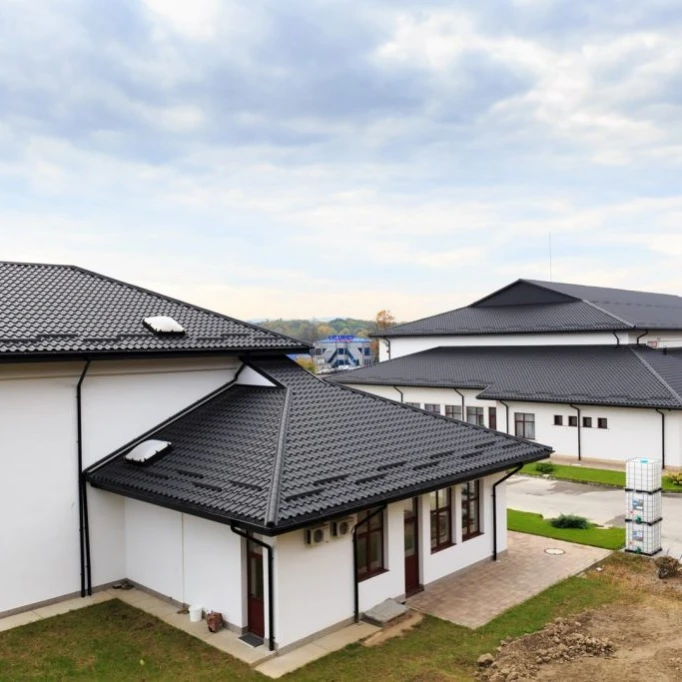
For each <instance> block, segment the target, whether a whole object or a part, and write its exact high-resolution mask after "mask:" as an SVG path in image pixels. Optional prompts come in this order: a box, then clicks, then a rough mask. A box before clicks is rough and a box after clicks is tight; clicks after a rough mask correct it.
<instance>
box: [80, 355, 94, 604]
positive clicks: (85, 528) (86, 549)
mask: <svg viewBox="0 0 682 682" xmlns="http://www.w3.org/2000/svg"><path fill="white" fill-rule="evenodd" d="M89 368H90V360H86V361H85V366H84V367H83V371H82V372H81V375H80V378H79V379H78V384H77V385H76V447H77V451H78V478H77V479H76V480H77V481H78V539H79V547H80V564H81V597H84V596H85V592H86V566H87V586H88V589H87V592H88V594H92V586H91V580H90V526H89V522H88V509H87V502H86V492H85V477H84V476H83V407H82V391H81V389H82V387H83V381H84V380H85V375H86V374H87V373H88V369H89Z"/></svg>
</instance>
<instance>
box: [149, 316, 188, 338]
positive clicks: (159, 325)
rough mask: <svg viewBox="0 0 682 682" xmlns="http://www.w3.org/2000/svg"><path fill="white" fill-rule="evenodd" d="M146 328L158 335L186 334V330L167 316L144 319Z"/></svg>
mask: <svg viewBox="0 0 682 682" xmlns="http://www.w3.org/2000/svg"><path fill="white" fill-rule="evenodd" d="M144 323H145V326H147V327H149V329H151V330H152V331H153V332H154V333H156V334H184V333H185V328H184V327H183V326H182V325H181V324H180V323H179V322H176V321H175V320H174V319H173V318H172V317H168V316H167V315H154V316H152V317H145V318H144Z"/></svg>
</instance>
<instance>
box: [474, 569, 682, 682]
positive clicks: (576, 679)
mask: <svg viewBox="0 0 682 682" xmlns="http://www.w3.org/2000/svg"><path fill="white" fill-rule="evenodd" d="M649 567H650V568H648V569H646V570H643V571H641V572H623V574H622V575H615V576H614V578H615V579H617V580H619V581H620V582H623V583H624V584H625V586H626V587H627V590H626V594H627V595H628V596H627V597H626V598H625V599H624V600H622V601H621V602H617V603H615V604H610V605H608V606H605V607H603V608H600V609H595V610H591V611H586V612H584V613H581V614H579V615H578V616H573V617H571V618H567V619H564V618H558V619H556V620H555V621H553V622H551V623H549V624H548V625H547V626H546V627H545V628H543V629H542V630H540V631H539V632H536V633H533V634H530V635H526V636H524V637H520V638H518V639H515V640H512V641H508V642H503V643H502V646H500V647H499V648H498V650H497V651H496V652H491V653H492V654H493V656H492V658H493V661H492V662H491V661H490V657H487V660H482V663H483V665H481V666H480V669H479V673H478V678H479V679H480V680H485V681H486V682H512V681H514V680H571V682H602V681H603V682H631V681H632V682H635V681H638V682H639V681H641V680H643V679H647V680H656V681H657V682H659V681H660V682H665V681H667V680H670V681H671V682H672V681H673V680H675V681H677V680H682V578H680V577H676V578H672V579H670V580H665V581H663V580H659V579H658V577H657V575H656V569H655V566H654V565H653V562H652V563H650V564H649ZM605 570H614V571H618V568H614V569H605Z"/></svg>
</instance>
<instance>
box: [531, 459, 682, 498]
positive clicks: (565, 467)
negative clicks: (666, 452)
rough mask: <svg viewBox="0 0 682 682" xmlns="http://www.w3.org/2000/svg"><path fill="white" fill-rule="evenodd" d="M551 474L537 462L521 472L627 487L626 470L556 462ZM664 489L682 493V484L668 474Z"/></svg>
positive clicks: (664, 481)
mask: <svg viewBox="0 0 682 682" xmlns="http://www.w3.org/2000/svg"><path fill="white" fill-rule="evenodd" d="M552 466H553V467H554V471H552V473H551V474H543V473H542V472H540V471H538V470H537V469H536V468H535V463H532V464H524V466H523V468H522V469H521V471H520V472H519V473H521V474H525V475H527V476H547V475H548V476H549V478H556V479H558V480H560V481H573V482H575V483H596V484H598V485H605V486H609V487H612V488H624V487H625V472H624V471H612V470H611V469H594V468H591V467H583V466H573V465H571V464H554V462H552ZM663 490H664V491H665V492H669V493H682V486H679V485H675V484H674V483H673V482H672V481H671V480H670V478H668V476H663Z"/></svg>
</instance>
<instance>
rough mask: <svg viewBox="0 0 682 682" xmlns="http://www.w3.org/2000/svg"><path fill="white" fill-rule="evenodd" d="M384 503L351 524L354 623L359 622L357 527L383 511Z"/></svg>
mask: <svg viewBox="0 0 682 682" xmlns="http://www.w3.org/2000/svg"><path fill="white" fill-rule="evenodd" d="M385 509H386V505H385V504H383V505H381V507H379V508H378V509H375V510H374V511H373V512H372V513H371V514H369V515H368V516H367V518H366V519H363V520H362V521H360V523H356V524H355V526H353V616H354V619H355V622H356V623H359V622H360V582H359V580H358V528H359V527H360V526H364V525H365V524H366V523H368V522H369V520H370V519H372V518H374V517H375V516H376V515H377V514H380V513H383V512H384V510H385Z"/></svg>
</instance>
